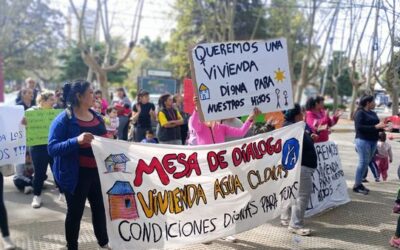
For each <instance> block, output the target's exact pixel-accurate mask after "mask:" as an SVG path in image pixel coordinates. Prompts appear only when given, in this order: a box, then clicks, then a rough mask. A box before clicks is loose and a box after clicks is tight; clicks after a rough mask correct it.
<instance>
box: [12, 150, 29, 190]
mask: <svg viewBox="0 0 400 250" xmlns="http://www.w3.org/2000/svg"><path fill="white" fill-rule="evenodd" d="M33 172H34V171H33V166H32V164H31V160H30V156H29V154H28V153H27V155H26V164H17V165H16V166H15V175H14V179H13V181H14V185H15V186H16V187H17V188H18V190H19V191H21V192H24V193H25V194H30V193H31V192H32V191H33V187H32V180H33Z"/></svg>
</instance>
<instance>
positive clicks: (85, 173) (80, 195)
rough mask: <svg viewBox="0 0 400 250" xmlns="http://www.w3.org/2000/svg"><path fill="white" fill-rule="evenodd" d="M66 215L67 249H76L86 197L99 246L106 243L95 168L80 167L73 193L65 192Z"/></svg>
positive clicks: (98, 181) (99, 186)
mask: <svg viewBox="0 0 400 250" xmlns="http://www.w3.org/2000/svg"><path fill="white" fill-rule="evenodd" d="M65 198H66V200H67V217H66V218H65V237H66V240H67V247H68V250H77V249H78V238H79V229H80V225H81V219H82V215H83V211H84V209H85V203H86V198H87V199H88V200H89V203H90V209H91V211H92V224H93V229H94V234H95V236H96V239H97V242H98V244H99V245H100V246H104V245H106V244H107V243H108V235H107V227H106V214H105V209H104V203H103V196H102V192H101V185H100V178H99V174H98V172H97V169H95V168H82V167H81V168H80V169H79V180H78V184H77V186H76V189H75V191H74V193H73V194H71V193H68V192H66V193H65Z"/></svg>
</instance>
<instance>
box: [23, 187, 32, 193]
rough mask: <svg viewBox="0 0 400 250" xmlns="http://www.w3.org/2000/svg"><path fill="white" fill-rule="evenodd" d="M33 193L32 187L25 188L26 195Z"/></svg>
mask: <svg viewBox="0 0 400 250" xmlns="http://www.w3.org/2000/svg"><path fill="white" fill-rule="evenodd" d="M32 192H33V187H31V186H26V187H25V188H24V194H30V193H32Z"/></svg>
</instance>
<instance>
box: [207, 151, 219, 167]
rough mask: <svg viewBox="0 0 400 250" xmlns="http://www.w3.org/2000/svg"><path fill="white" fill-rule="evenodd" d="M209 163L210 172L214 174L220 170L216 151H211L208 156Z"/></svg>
mask: <svg viewBox="0 0 400 250" xmlns="http://www.w3.org/2000/svg"><path fill="white" fill-rule="evenodd" d="M207 162H208V166H209V167H210V172H214V171H215V170H217V168H218V155H217V153H215V152H214V151H210V152H208V154H207Z"/></svg>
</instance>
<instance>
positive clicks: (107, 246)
mask: <svg viewBox="0 0 400 250" xmlns="http://www.w3.org/2000/svg"><path fill="white" fill-rule="evenodd" d="M100 249H108V250H112V248H111V247H110V246H109V245H108V244H105V245H104V246H100Z"/></svg>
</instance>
